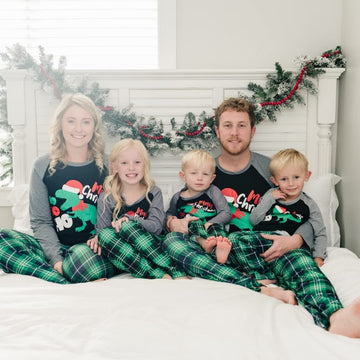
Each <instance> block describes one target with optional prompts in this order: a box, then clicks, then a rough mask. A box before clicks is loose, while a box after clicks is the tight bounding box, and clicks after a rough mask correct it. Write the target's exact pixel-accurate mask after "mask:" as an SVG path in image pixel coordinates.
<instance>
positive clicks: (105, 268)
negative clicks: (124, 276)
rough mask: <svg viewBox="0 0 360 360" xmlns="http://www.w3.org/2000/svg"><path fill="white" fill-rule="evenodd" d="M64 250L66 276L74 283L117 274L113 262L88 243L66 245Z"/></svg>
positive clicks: (63, 266) (63, 267)
mask: <svg viewBox="0 0 360 360" xmlns="http://www.w3.org/2000/svg"><path fill="white" fill-rule="evenodd" d="M63 252H64V262H63V265H62V269H63V272H64V276H65V277H66V278H67V279H68V280H69V281H70V282H72V283H81V282H88V281H94V280H98V279H101V278H110V277H112V276H114V275H115V270H116V268H115V267H114V266H113V264H112V263H111V262H110V261H109V260H108V259H107V258H106V257H105V256H103V255H101V256H99V255H97V254H94V252H93V251H92V250H91V249H90V248H89V246H87V244H77V245H74V246H71V247H66V248H65V247H64V248H63Z"/></svg>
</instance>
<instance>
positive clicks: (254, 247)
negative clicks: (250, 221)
mask: <svg viewBox="0 0 360 360" xmlns="http://www.w3.org/2000/svg"><path fill="white" fill-rule="evenodd" d="M229 240H230V241H231V242H232V252H231V255H230V257H231V262H232V263H234V264H236V265H237V266H239V269H240V270H241V271H244V272H245V273H246V274H249V275H254V276H255V278H256V279H257V280H263V279H269V280H272V279H275V275H274V274H273V272H272V271H271V269H270V268H269V266H268V264H267V263H266V262H265V261H264V259H263V258H262V257H260V256H259V254H261V253H263V252H264V251H266V250H267V249H268V248H269V247H270V246H271V245H272V242H271V241H270V240H266V239H265V238H263V237H262V236H261V232H257V231H242V232H235V233H231V234H230V235H229Z"/></svg>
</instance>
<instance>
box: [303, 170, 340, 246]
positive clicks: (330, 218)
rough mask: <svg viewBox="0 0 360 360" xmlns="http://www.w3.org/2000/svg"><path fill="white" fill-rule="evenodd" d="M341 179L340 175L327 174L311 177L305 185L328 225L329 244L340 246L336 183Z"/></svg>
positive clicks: (305, 190) (306, 191)
mask: <svg viewBox="0 0 360 360" xmlns="http://www.w3.org/2000/svg"><path fill="white" fill-rule="evenodd" d="M340 180H341V177H340V176H338V175H334V174H326V175H321V176H318V177H317V178H314V179H312V178H310V180H309V181H308V182H307V183H305V186H304V192H305V193H306V194H307V195H309V196H310V197H311V198H313V199H314V201H315V202H316V203H317V204H318V206H319V208H320V211H321V214H322V216H323V220H324V223H325V226H326V233H327V238H328V246H337V247H339V246H340V227H339V224H338V223H337V221H336V217H335V215H336V210H337V208H338V206H339V200H338V197H337V195H336V192H335V185H336V184H337V183H338V182H339V181H340Z"/></svg>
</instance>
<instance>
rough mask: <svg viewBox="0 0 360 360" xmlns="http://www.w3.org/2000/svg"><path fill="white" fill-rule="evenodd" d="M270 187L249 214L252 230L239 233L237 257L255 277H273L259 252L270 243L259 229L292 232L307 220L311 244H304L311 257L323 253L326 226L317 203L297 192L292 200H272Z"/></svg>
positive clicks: (320, 256) (290, 233)
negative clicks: (312, 233) (296, 196)
mask: <svg viewBox="0 0 360 360" xmlns="http://www.w3.org/2000/svg"><path fill="white" fill-rule="evenodd" d="M273 191H274V189H270V190H268V191H267V192H266V193H265V195H264V196H263V197H262V198H261V200H260V203H259V205H257V206H256V208H255V209H254V210H253V212H252V213H251V215H250V221H251V223H252V224H253V231H252V232H249V233H248V234H247V233H245V234H242V235H241V237H239V241H238V248H239V250H241V252H242V255H241V252H240V251H239V252H238V257H237V261H238V263H239V265H240V266H241V267H242V268H243V270H244V271H245V272H246V273H247V274H253V275H254V276H255V277H256V278H257V279H275V278H276V277H275V275H274V273H273V272H272V271H271V270H270V266H268V264H267V263H266V262H265V261H264V259H263V258H262V257H260V256H259V254H261V253H263V252H265V251H266V250H267V249H269V248H270V246H271V245H272V241H270V240H267V239H265V238H263V237H262V236H261V233H266V232H269V233H276V234H279V235H293V234H294V233H295V231H296V230H297V228H298V227H299V226H300V225H302V224H304V223H306V222H309V223H310V224H311V225H312V228H313V230H314V236H313V237H312V239H313V241H312V243H311V248H310V247H308V246H306V247H307V248H308V249H309V250H310V251H311V253H312V255H313V257H319V258H322V259H325V257H326V243H327V238H326V228H325V225H324V222H323V219H322V215H321V212H320V209H319V207H318V206H317V204H316V203H315V201H314V200H312V199H311V198H310V197H309V196H307V195H306V194H305V193H301V194H300V195H299V197H298V198H296V199H294V200H292V201H287V202H285V201H283V200H275V199H274V196H273V195H272V193H273Z"/></svg>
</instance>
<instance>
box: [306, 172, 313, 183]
mask: <svg viewBox="0 0 360 360" xmlns="http://www.w3.org/2000/svg"><path fill="white" fill-rule="evenodd" d="M311 174H312V172H311V171H308V172H307V174H306V176H305V181H309V179H310V176H311Z"/></svg>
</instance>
